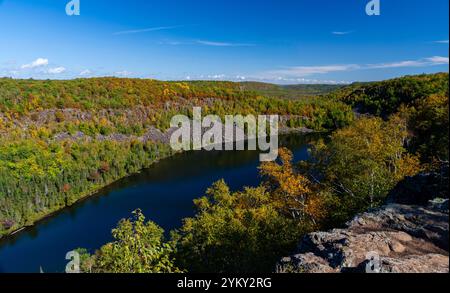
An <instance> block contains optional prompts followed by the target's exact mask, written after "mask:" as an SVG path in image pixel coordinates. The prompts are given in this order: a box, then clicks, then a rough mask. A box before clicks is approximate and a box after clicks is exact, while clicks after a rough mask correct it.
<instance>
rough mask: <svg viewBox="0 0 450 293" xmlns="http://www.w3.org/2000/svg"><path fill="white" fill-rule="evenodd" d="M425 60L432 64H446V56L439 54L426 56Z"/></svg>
mask: <svg viewBox="0 0 450 293" xmlns="http://www.w3.org/2000/svg"><path fill="white" fill-rule="evenodd" d="M426 60H427V61H429V62H430V63H431V64H432V65H445V64H448V61H449V60H448V57H441V56H433V57H430V58H426Z"/></svg>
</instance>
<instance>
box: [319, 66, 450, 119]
mask: <svg viewBox="0 0 450 293" xmlns="http://www.w3.org/2000/svg"><path fill="white" fill-rule="evenodd" d="M448 89H449V74H448V73H437V74H424V75H416V76H405V77H400V78H395V79H391V80H386V81H379V82H367V83H354V84H352V85H349V86H346V87H343V88H341V89H338V90H337V91H335V92H333V93H331V94H329V95H328V96H329V97H330V98H335V99H338V100H341V101H343V102H345V103H347V104H349V105H351V106H353V107H354V108H356V109H358V111H359V112H361V113H370V114H374V115H382V116H387V115H390V114H392V113H395V112H396V111H397V109H398V107H399V106H400V105H402V104H403V105H405V106H411V105H412V104H413V103H414V102H415V101H417V100H418V99H421V98H426V97H429V96H431V95H440V96H448Z"/></svg>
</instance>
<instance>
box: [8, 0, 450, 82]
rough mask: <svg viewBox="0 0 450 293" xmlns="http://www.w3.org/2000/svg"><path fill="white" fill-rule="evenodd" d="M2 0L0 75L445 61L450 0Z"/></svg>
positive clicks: (368, 71)
mask: <svg viewBox="0 0 450 293" xmlns="http://www.w3.org/2000/svg"><path fill="white" fill-rule="evenodd" d="M68 2H69V0H0V76H11V77H15V78H29V77H33V78H52V79H66V78H78V77H93V76H121V77H140V78H156V79H165V80H166V79H167V80H174V79H175V80H181V79H183V80H184V79H186V80H189V79H191V80H192V79H221V80H257V81H268V82H276V83H340V82H352V81H369V80H381V79H387V78H391V77H397V76H401V75H406V74H419V73H432V72H448V66H449V65H448V60H449V59H448V56H449V52H448V51H449V44H448V39H449V31H448V24H449V14H448V9H449V7H448V6H449V1H448V0H380V3H381V15H380V16H368V15H367V14H366V13H365V6H366V4H367V3H368V2H369V0H295V1H294V0H291V1H288V0H259V1H256V0H240V1H237V0H236V1H235V0H210V1H205V0H164V1H162V0H160V1H154V0H145V1H144V0H141V1H138V0H126V1H125V0H122V1H119V0H80V3H81V11H80V12H81V15H80V16H67V15H66V12H65V6H66V4H67V3H68Z"/></svg>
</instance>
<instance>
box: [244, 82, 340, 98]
mask: <svg viewBox="0 0 450 293" xmlns="http://www.w3.org/2000/svg"><path fill="white" fill-rule="evenodd" d="M239 84H240V86H241V89H244V90H249V91H254V92H257V93H259V94H261V95H264V96H270V97H279V98H284V99H301V98H311V97H315V96H322V95H326V94H329V93H331V92H333V91H335V90H337V89H340V88H342V87H343V86H342V85H329V84H298V85H276V84H270V83H261V82H241V83H239Z"/></svg>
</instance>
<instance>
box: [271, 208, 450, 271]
mask: <svg viewBox="0 0 450 293" xmlns="http://www.w3.org/2000/svg"><path fill="white" fill-rule="evenodd" d="M448 228H449V219H448V200H445V201H435V202H433V204H430V205H428V206H427V207H420V206H406V205H399V204H390V205H387V206H385V207H383V208H380V209H378V210H374V211H372V212H367V213H364V214H361V215H359V216H357V217H355V218H354V219H353V220H352V221H350V222H349V223H347V228H346V229H335V230H332V231H330V232H316V233H311V234H309V235H307V236H305V237H304V239H303V240H302V241H301V243H300V245H299V249H298V252H297V254H295V255H293V256H290V257H286V258H283V259H282V260H281V261H280V263H279V264H278V266H277V271H278V272H305V273H329V272H335V273H338V272H396V273H448V272H449V257H448V247H449V244H448V237H449V230H448Z"/></svg>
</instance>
